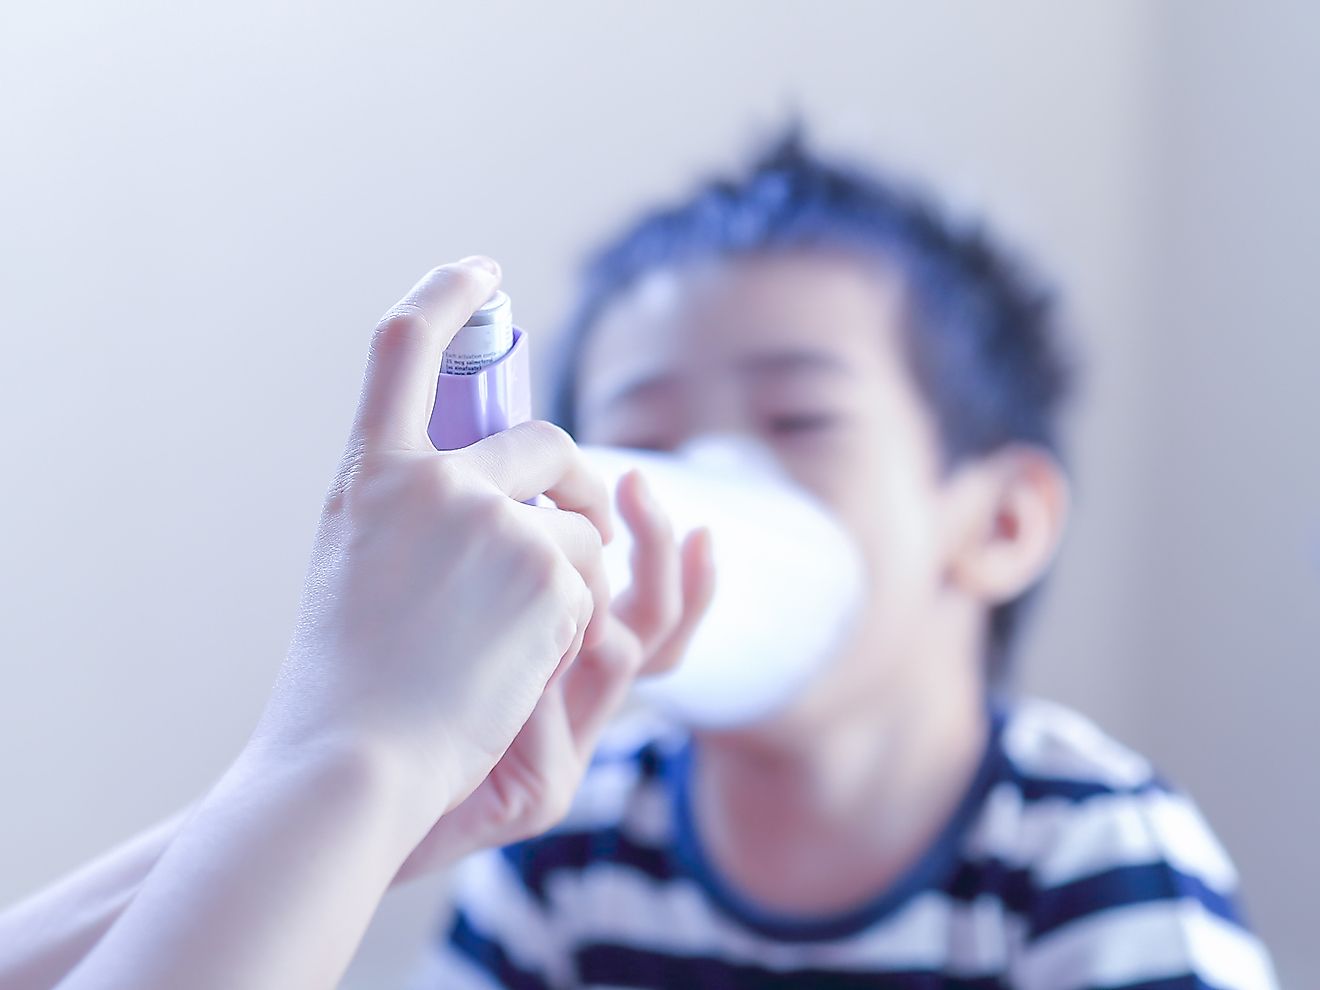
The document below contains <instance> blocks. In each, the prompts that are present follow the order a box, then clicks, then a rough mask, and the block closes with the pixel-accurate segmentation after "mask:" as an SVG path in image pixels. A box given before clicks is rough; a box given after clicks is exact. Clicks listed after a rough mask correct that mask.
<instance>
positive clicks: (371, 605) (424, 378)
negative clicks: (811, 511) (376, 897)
mask: <svg viewBox="0 0 1320 990" xmlns="http://www.w3.org/2000/svg"><path fill="white" fill-rule="evenodd" d="M498 280H499V279H498V268H497V267H496V266H495V265H494V262H491V261H490V260H489V259H484V258H475V259H466V260H465V261H464V262H460V263H457V264H453V265H446V266H443V267H440V268H437V269H435V270H433V271H432V272H430V273H429V274H428V275H427V276H426V277H425V278H423V279H422V280H421V281H420V282H419V283H418V284H417V285H416V286H415V287H414V288H413V290H412V291H411V292H410V293H409V294H408V296H407V297H405V298H404V299H403V300H402V301H401V302H400V303H398V304H397V305H396V306H395V307H393V308H392V309H391V310H390V311H389V312H388V313H387V314H386V316H385V317H384V318H383V319H382V320H381V322H380V323H379V325H378V326H377V327H376V330H375V333H374V335H373V339H372V342H371V349H370V356H369V360H368V366H367V372H366V376H365V379H364V382H363V387H362V395H361V399H360V402H359V406H358V410H357V416H356V419H355V422H354V425H353V429H352V433H351V435H350V438H349V442H348V445H347V448H346V450H345V452H344V456H343V460H342V462H341V464H340V467H339V471H338V473H337V476H336V478H335V480H334V482H333V484H332V485H331V488H330V491H329V494H328V496H327V498H326V502H325V506H324V509H323V511H322V514H321V519H320V524H319V527H318V530H317V536H316V543H315V547H314V549H313V552H312V558H311V563H310V566H309V569H308V573H307V579H306V586H305V591H304V594H303V599H302V605H301V609H300V617H299V620H298V624H297V628H296V631H295V634H294V636H293V641H292V644H291V646H290V649H289V652H288V656H287V658H286V660H285V662H284V664H283V667H282V669H281V671H280V675H279V678H278V680H277V683H276V687H275V691H274V694H273V696H272V699H271V702H270V704H269V705H268V707H267V710H266V712H265V714H264V716H263V719H262V723H261V726H260V727H259V729H258V732H257V736H256V741H257V742H258V743H259V744H265V745H271V744H273V745H276V746H283V745H295V746H298V747H306V746H307V745H309V744H312V745H316V744H322V743H324V744H329V745H332V746H336V747H345V746H346V747H347V748H349V749H358V748H365V749H370V750H372V751H373V752H385V753H387V754H389V756H390V758H391V759H397V760H399V761H401V762H402V763H403V764H405V765H406V766H407V767H408V772H410V773H413V774H414V775H415V779H416V781H417V786H416V787H415V788H414V789H413V790H414V796H413V798H412V801H413V802H414V805H415V806H414V807H412V808H410V809H407V810H408V812H409V814H410V815H411V816H412V817H410V818H409V821H412V822H413V823H414V826H415V827H416V828H417V829H418V831H417V832H416V833H415V838H420V837H421V836H422V835H424V834H425V831H426V829H428V828H429V827H430V826H431V825H433V824H434V822H435V820H436V819H438V818H439V817H440V816H441V815H442V814H444V812H445V811H447V810H448V809H449V808H450V807H452V806H453V805H454V804H457V803H458V802H459V801H461V800H462V799H463V798H464V797H466V796H467V795H468V794H469V793H470V792H471V791H472V790H473V789H474V788H475V787H476V786H477V785H478V783H480V782H481V780H482V779H483V778H484V777H485V776H486V775H487V773H489V772H490V770H491V768H492V767H493V766H494V765H495V763H496V761H497V760H499V758H500V757H501V755H503V753H504V752H505V750H506V749H507V748H508V746H509V744H510V743H511V742H512V740H513V738H514V736H515V735H516V734H517V733H518V731H519V730H520V729H521V728H522V726H523V725H524V723H525V722H526V721H527V719H528V717H529V716H530V715H531V713H532V710H533V708H534V707H535V706H536V704H537V701H538V699H539V698H540V697H541V694H542V692H543V690H544V689H545V686H546V684H547V682H548V681H549V680H550V678H551V676H552V674H554V672H555V671H556V669H557V668H558V667H559V666H560V665H561V664H563V663H566V662H569V661H571V660H572V659H573V657H574V656H575V655H576V654H577V652H578V650H579V649H580V647H581V645H582V643H583V642H584V639H587V641H589V642H593V643H594V642H595V641H596V640H597V639H603V637H604V630H603V629H602V628H600V624H599V623H593V622H592V621H591V620H592V616H593V614H600V615H607V614H608V601H609V599H608V591H607V588H606V584H605V579H604V574H603V570H602V565H601V559H600V550H601V542H602V534H604V535H605V538H608V536H609V533H610V519H609V505H608V491H607V490H606V487H605V485H604V484H603V483H602V482H601V481H600V480H599V479H597V478H596V477H595V476H594V475H592V474H591V473H590V472H589V471H588V469H587V468H586V466H585V462H584V460H583V459H582V457H581V455H580V453H579V451H578V450H577V448H576V446H575V445H574V444H573V442H572V441H571V440H570V439H569V438H568V436H567V434H565V433H564V432H563V431H562V430H560V429H559V428H558V427H555V426H552V425H550V424H548V423H543V422H534V423H526V424H523V425H521V426H518V427H515V428H513V429H511V430H507V431H505V432H504V433H501V434H497V435H495V436H492V437H489V438H487V439H485V440H482V441H480V442H479V443H476V444H474V445H472V446H470V447H467V448H464V449H462V450H458V451H448V452H443V453H442V452H437V451H436V450H435V449H434V447H433V446H432V445H431V443H430V441H429V440H428V439H427V436H426V425H427V423H428V421H429V419H430V413H431V408H432V404H433V402H434V398H435V383H436V376H437V374H438V370H439V367H440V358H441V354H442V352H443V350H444V348H445V345H446V344H447V343H448V342H449V340H450V339H452V337H453V335H454V334H455V333H456V332H457V330H458V329H459V327H461V326H462V325H463V323H464V322H465V320H466V319H467V317H468V316H469V315H471V313H472V312H473V310H475V309H476V308H477V307H478V306H479V305H480V304H481V303H482V302H484V301H485V300H486V299H487V298H489V296H490V294H491V293H492V292H493V291H494V290H495V287H496V285H497V284H498ZM542 492H544V493H547V494H548V495H549V496H550V497H551V498H552V499H553V500H554V502H555V506H556V507H549V506H530V505H525V504H523V503H522V501H521V500H525V499H529V498H531V497H532V496H534V495H537V494H540V493H542Z"/></svg>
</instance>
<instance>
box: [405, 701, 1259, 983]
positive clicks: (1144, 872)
mask: <svg viewBox="0 0 1320 990" xmlns="http://www.w3.org/2000/svg"><path fill="white" fill-rule="evenodd" d="M690 752H691V750H690V745H689V742H688V740H687V738H686V737H685V736H684V735H683V734H681V733H678V732H671V733H662V734H660V735H655V736H648V737H647V738H645V739H644V740H643V741H640V742H637V743H635V744H630V745H625V746H621V747H615V748H614V749H612V750H610V751H607V752H604V753H603V754H602V756H601V757H599V758H598V759H597V761H596V765H595V766H594V767H593V769H592V771H591V772H590V773H589V774H588V776H587V779H586V781H585V782H584V784H583V787H582V790H581V792H580V794H579V795H578V799H577V801H576V802H575V804H574V807H573V810H572V811H571V812H570V814H569V817H568V818H567V819H566V820H565V822H564V823H563V824H562V825H561V826H559V827H558V828H557V829H555V830H554V831H553V832H550V833H548V834H547V835H545V836H542V837H540V838H537V839H533V840H530V841H528V842H523V843H519V844H518V845H515V846H511V847H509V848H507V849H503V850H499V851H494V852H490V853H485V854H481V855H478V856H475V857H472V858H471V859H469V860H468V861H467V862H466V863H465V864H464V865H463V867H462V868H461V870H460V875H459V878H458V881H457V887H456V911H455V912H454V914H453V917H452V921H451V922H448V923H447V924H446V927H445V930H444V933H443V935H442V937H441V938H440V939H439V940H438V942H437V945H436V946H435V949H434V952H433V953H432V955H431V957H430V958H429V959H428V960H427V961H426V965H425V967H424V968H423V970H422V972H420V973H419V974H418V981H417V983H416V986H417V987H418V988H419V990H423V988H425V990H430V988H436V990H439V988H446V990H449V988H472V990H490V988H492V987H510V988H516V990H545V988H549V987H613V988H618V987H675V988H684V990H686V988H704V987H719V988H733V990H742V988H751V987H757V988H761V987H770V988H779V987H814V988H821V990H834V988H839V990H843V988H862V987H903V988H927V987H930V988H933V987H968V988H987V990H988V988H997V987H1014V988H1021V990H1073V988H1108V990H1116V988H1136V987H1142V988H1159V990H1269V988H1273V987H1275V986H1276V982H1275V978H1274V975H1273V972H1272V969H1271V966H1270V962H1269V959H1268V956H1267V954H1266V952H1265V950H1264V948H1263V946H1262V945H1261V943H1260V942H1259V941H1258V940H1257V939H1256V938H1255V937H1254V936H1253V935H1252V934H1251V933H1250V932H1249V931H1248V930H1247V928H1246V927H1245V925H1244V924H1243V921H1242V918H1241V915H1240V914H1239V911H1238V908H1237V906H1236V904H1235V892H1236V887H1237V876H1236V874H1235V871H1234V869H1233V866H1232V864H1231V863H1230V861H1229V859H1228V857H1227V855H1226V854H1225V852H1224V850H1223V849H1222V847H1221V846H1220V845H1219V843H1218V842H1217V841H1216V839H1215V838H1214V836H1213V835H1212V834H1211V832H1210V830H1209V828H1208V827H1207V825H1206V823H1205V821H1204V820H1203V819H1202V818H1201V816H1200V814H1199V813H1198V812H1197V810H1196V808H1195V807H1194V805H1193V804H1192V803H1191V802H1190V801H1189V800H1188V799H1187V798H1186V797H1183V796H1181V795H1180V794H1178V793H1177V792H1175V791H1173V790H1171V789H1170V788H1169V787H1168V786H1166V785H1165V784H1164V783H1162V782H1161V781H1160V780H1159V779H1158V778H1157V777H1156V776H1155V774H1154V773H1153V771H1152V769H1151V767H1150V765H1149V763H1147V761H1146V760H1144V759H1143V758H1142V757H1140V756H1138V755H1137V754H1135V753H1133V752H1131V751H1130V750H1128V749H1125V748H1124V747H1122V746H1120V745H1119V744H1117V743H1115V742H1114V741H1112V740H1111V739H1109V738H1108V737H1107V736H1105V735H1104V734H1103V733H1102V732H1100V730H1098V729H1097V728H1096V727H1095V726H1094V725H1093V724H1091V723H1090V722H1088V721H1087V720H1086V719H1084V718H1082V717H1081V716H1079V715H1077V714H1075V713H1073V712H1071V711H1069V710H1067V709H1065V708H1062V707H1060V706H1058V705H1054V704H1049V703H1046V702H1041V701H1024V702H1019V703H1017V704H1016V705H1014V706H1013V707H1012V708H1011V709H1008V710H1007V712H1005V713H1001V714H999V715H997V716H996V717H995V719H994V727H993V731H992V734H991V739H990V744H989V746H988V747H987V751H986V754H985V756H984V758H983V760H982V764H981V766H980V768H979V770H978V772H977V775H976V779H975V781H974V782H973V784H972V786H971V787H970V788H969V790H968V792H967V794H966V795H965V797H964V798H963V800H962V803H961V805H960V807H959V809H958V811H957V812H956V813H955V815H954V816H953V818H952V820H951V821H950V822H949V824H948V826H947V827H946V828H945V830H944V832H943V834H942V835H941V836H940V837H939V839H938V840H937V841H936V842H935V843H934V844H933V845H932V847H931V848H930V849H929V850H928V851H927V853H926V854H925V855H924V856H923V858H922V859H921V860H920V861H919V862H918V863H916V864H915V865H914V866H913V867H912V868H911V869H910V870H909V871H908V872H907V873H906V874H905V875H904V877H902V878H901V879H900V880H899V881H897V882H896V883H895V884H894V885H893V886H892V887H891V888H890V889H889V890H887V891H886V892H884V893H883V894H882V895H881V896H879V897H878V898H877V899H876V900H875V901H874V902H873V903H871V904H869V905H867V906H866V907H864V908H862V909H860V910H856V911H851V912H849V913H847V914H846V915H842V916H838V917H834V918H830V919H824V920H811V921H795V920H789V919H785V918H782V917H778V916H774V915H770V914H767V913H766V912H764V911H762V910H759V909H758V908H757V907H756V906H755V905H753V904H749V903H747V902H746V901H745V900H743V899H742V898H740V897H739V896H738V895H737V894H736V893H735V892H733V891H731V890H730V889H729V888H728V887H727V886H726V885H725V884H724V883H723V882H722V881H721V880H720V878H719V877H718V876H717V875H716V874H715V873H714V872H713V871H712V869H711V867H710V865H709V864H708V862H707V859H706V857H705V855H704V853H703V851H702V849H701V846H700V843H699V842H698V839H697V836H696V834H695V832H694V829H693V825H692V817H691V815H690V813H689V808H688V805H687V786H686V785H687V767H688V762H689V759H690Z"/></svg>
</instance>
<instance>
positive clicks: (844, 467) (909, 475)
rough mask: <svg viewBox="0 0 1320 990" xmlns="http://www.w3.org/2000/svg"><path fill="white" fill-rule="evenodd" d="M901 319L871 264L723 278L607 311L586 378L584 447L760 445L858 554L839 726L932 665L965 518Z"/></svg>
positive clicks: (896, 288) (824, 701)
mask: <svg viewBox="0 0 1320 990" xmlns="http://www.w3.org/2000/svg"><path fill="white" fill-rule="evenodd" d="M902 319H903V294H902V290H901V286H900V285H899V284H898V282H897V281H896V280H895V279H894V278H893V277H892V276H891V275H888V274H886V272H885V270H884V269H883V268H881V266H880V265H879V264H878V263H876V262H874V261H871V262H866V261H863V260H862V259H860V258H854V257H852V256H850V255H846V254H841V253H825V252H801V253H792V254H789V253H783V254H776V255H762V256H755V257H747V258H741V259H731V260H723V261H719V262H712V263H708V264H705V265H702V266H699V267H696V266H694V267H690V268H683V269H681V270H666V271H660V272H657V273H654V274H652V275H651V276H649V277H647V278H646V279H645V280H644V281H643V282H642V283H640V284H639V285H638V286H637V287H636V288H635V289H633V290H631V291H630V292H629V293H627V294H626V295H625V296H623V297H621V298H620V299H619V300H618V301H616V302H615V303H614V304H612V305H611V306H610V307H609V308H608V309H607V310H606V311H605V313H604V314H603V315H602V317H601V320H600V323H599V325H598V326H596V327H595V328H594V330H593V333H592V335H591V337H590V339H589V341H588V343H587V346H586V349H585V352H584V354H583V355H582V364H581V366H580V375H579V383H580V384H579V388H578V393H577V420H578V424H579V429H578V434H579V439H581V440H582V442H584V443H589V444H590V443H596V444H611V445H619V446H628V447H644V448H652V449H658V450H669V449H672V448H674V447H676V446H678V445H680V444H682V443H684V442H685V441H688V440H690V439H692V438H695V437H697V436H700V435H703V434H712V433H715V434H728V433H734V434H742V435H748V436H751V437H754V438H756V439H759V440H761V441H763V442H764V443H766V444H767V445H768V446H769V447H770V448H771V449H772V450H773V451H774V452H775V453H776V455H777V457H778V459H779V460H780V461H781V463H782V464H783V465H784V467H785V468H786V469H787V470H788V471H789V472H790V473H791V474H792V475H793V476H794V477H795V478H796V479H797V481H798V482H799V483H801V484H802V485H804V486H805V487H806V488H808V489H809V490H811V491H812V492H814V493H815V494H816V495H817V496H818V497H819V498H821V499H822V500H824V501H825V502H826V503H827V504H828V505H829V506H831V507H832V509H833V510H834V512H835V514H836V515H837V516H838V518H839V519H840V520H841V521H842V523H843V524H844V525H845V526H846V527H847V528H848V529H849V530H850V531H851V533H852V534H853V535H854V537H855V538H856V539H857V541H858V542H859V544H860V546H861V550H862V553H863V556H864V558H865V561H866V564H867V566H868V568H869V571H870V575H871V578H872V582H871V592H870V600H869V602H868V606H869V607H868V608H867V609H866V612H865V618H864V620H863V622H862V627H861V628H859V629H858V630H857V634H856V636H855V638H854V641H853V643H852V645H851V646H850V648H849V649H848V650H847V654H848V655H847V656H845V657H842V658H841V659H840V662H839V664H838V665H836V667H835V668H834V674H833V676H831V677H829V678H826V681H827V682H828V683H823V684H822V685H821V688H820V690H818V691H817V692H816V694H815V696H813V699H810V701H811V707H812V709H813V710H815V711H816V712H817V713H818V714H822V715H824V714H828V715H829V716H830V717H836V716H837V715H838V714H840V706H841V705H842V706H848V705H849V704H850V703H851V704H860V705H865V704H866V702H867V700H868V699H867V695H868V694H870V692H868V691H867V690H866V687H867V686H868V685H870V686H874V687H879V686H880V685H882V684H884V683H886V682H887V681H889V680H890V679H891V678H892V677H894V676H896V675H897V676H902V674H901V667H902V664H903V660H904V658H908V657H910V658H913V659H914V660H915V658H916V657H917V656H919V655H921V654H922V653H923V652H925V651H924V650H923V649H922V637H923V636H924V635H925V630H926V629H927V628H928V627H929V625H930V623H931V622H932V621H934V620H935V619H936V618H937V617H938V615H939V614H940V613H939V609H940V607H941V600H942V598H943V597H944V596H946V595H947V593H948V581H947V574H946V571H947V566H948V560H949V549H950V544H951V540H952V538H953V535H954V533H953V531H954V530H956V529H957V525H956V521H955V519H954V515H955V510H954V509H953V507H952V504H951V503H952V502H954V501H956V500H954V499H951V498H950V497H949V491H948V489H949V486H948V485H947V484H946V483H945V480H944V475H943V473H942V471H941V456H940V446H939V439H938V434H937V431H936V426H935V422H934V420H933V418H932V415H931V413H930V411H929V409H928V407H927V405H926V403H925V402H924V400H923V399H922V397H921V395H920V393H919V391H918V387H917V384H916V382H915V381H914V380H913V377H912V374H911V372H910V370H909V368H908V363H907V360H906V357H905V354H904V348H903V342H902V341H903V328H902ZM870 697H871V699H873V698H874V694H870Z"/></svg>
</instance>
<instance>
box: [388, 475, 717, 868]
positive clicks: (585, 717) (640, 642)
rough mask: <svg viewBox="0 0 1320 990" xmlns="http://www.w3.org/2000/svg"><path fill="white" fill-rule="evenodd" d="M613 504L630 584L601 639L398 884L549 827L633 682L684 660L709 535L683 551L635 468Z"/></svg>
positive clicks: (706, 590) (708, 565) (701, 602)
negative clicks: (624, 534)
mask: <svg viewBox="0 0 1320 990" xmlns="http://www.w3.org/2000/svg"><path fill="white" fill-rule="evenodd" d="M617 500H618V506H619V513H620V515H622V516H623V518H624V521H625V522H626V523H627V524H628V528H629V530H630V531H631V532H632V535H633V552H632V561H631V563H632V573H633V579H632V584H631V585H630V587H629V588H628V590H627V591H626V592H625V593H624V594H623V595H622V596H620V597H619V598H618V599H617V600H616V601H615V603H614V605H613V607H612V609H611V610H610V611H609V612H607V613H605V621H604V623H603V630H602V633H601V635H600V638H599V639H598V640H595V641H594V642H593V643H592V644H590V645H588V646H586V647H585V648H584V649H583V650H582V651H581V653H580V654H579V656H578V658H577V660H576V661H575V662H574V663H573V665H572V666H571V667H568V668H567V669H566V670H565V671H564V673H563V675H562V676H561V677H556V678H555V679H554V681H553V683H551V684H550V686H549V687H548V688H547V689H546V692H545V694H543V695H542V696H541V700H540V702H539V703H538V704H537V706H536V710H535V711H534V712H533V713H532V717H531V718H530V719H529V720H528V722H527V724H526V725H525V726H524V727H523V729H522V731H521V732H520V733H519V734H518V737H517V738H516V739H515V740H514V742H513V745H512V746H511V747H510V748H509V751H508V752H507V753H505V754H504V756H503V758H502V759H501V760H500V761H499V763H498V764H496V766H495V768H494V769H493V770H492V771H491V773H490V776H488V777H487V778H486V779H485V780H484V781H482V783H481V785H480V786H479V787H478V788H477V789H476V791H475V792H473V794H472V795H471V796H470V797H469V798H468V799H467V800H466V801H464V802H463V803H462V804H460V805H459V806H458V807H456V808H454V809H453V810H452V811H450V812H449V813H448V814H446V815H445V816H444V817H443V818H441V819H440V821H439V822H437V823H436V825H435V827H434V828H433V829H432V830H431V833H430V834H429V835H428V836H427V837H426V839H425V840H424V841H423V842H422V843H421V844H420V845H419V846H418V847H417V848H416V849H415V850H414V851H413V854H412V855H411V856H410V857H409V858H408V860H407V862H406V863H404V865H403V868H402V869H401V870H400V871H399V874H398V876H397V877H396V881H400V880H405V879H408V878H410V877H413V876H416V875H417V874H420V873H423V872H426V871H428V870H433V869H437V868H440V867H443V866H446V865H449V864H451V863H453V862H455V861H456V860H458V859H459V858H461V857H462V856H464V855H466V854H467V853H469V852H473V851H475V850H477V849H481V848H488V847H492V846H499V845H506V844H508V843H510V842H517V841H519V840H521V839H525V838H528V837H529V836H532V835H536V834H539V833H540V832H543V831H545V830H546V829H548V828H550V827H551V826H553V825H555V824H556V823H557V822H558V821H559V820H560V819H561V818H562V817H563V816H564V814H565V813H566V812H567V811H568V808H569V803H570V802H571V800H572V798H573V795H574V793H575V792H576V791H577V787H578V784H579V783H580V782H581V780H582V776H583V774H584V773H585V772H586V769H587V766H588V764H589V763H590V760H591V755H592V752H593V750H594V748H595V745H596V742H597V740H598V739H599V737H600V734H601V732H602V730H603V729H604V728H605V725H606V724H607V723H608V721H609V719H610V717H611V716H612V715H613V714H614V713H615V712H616V711H617V710H618V708H619V706H620V705H621V704H622V703H623V700H624V698H625V697H626V696H627V694H628V690H629V688H630V687H631V686H632V682H633V680H634V679H635V678H636V677H637V676H638V675H639V674H658V673H662V672H664V671H665V670H668V669H669V668H671V667H672V666H674V664H676V663H677V662H678V661H679V659H680V658H681V657H682V655H683V651H684V650H685V649H686V648H687V644H688V641H689V640H690V639H691V637H692V633H693V631H694V630H695V629H696V626H697V623H698V622H699V621H700V619H701V617H702V615H703V614H704V613H705V611H706V607H707V606H708V605H709V603H710V599H711V595H712V593H713V591H714V568H713V565H712V561H711V547H710V534H709V532H708V531H707V530H704V529H702V530H697V531H696V532H694V533H691V534H690V535H689V536H688V537H687V539H686V540H685V541H684V543H683V546H682V549H681V551H680V550H679V549H678V547H677V546H676V545H675V541H674V534H673V529H672V527H671V525H670V523H669V521H668V519H667V518H666V517H665V515H664V514H663V512H662V511H661V510H660V508H659V507H658V506H657V505H656V504H655V502H654V500H653V499H652V498H651V496H650V493H649V490H648V489H647V488H646V486H645V483H644V482H643V480H642V477H641V476H640V475H639V474H638V473H637V472H635V471H634V472H630V473H629V474H627V475H625V476H624V477H623V479H622V480H621V481H620V482H619V487H618V493H617ZM600 619H601V616H600V615H599V614H598V615H597V617H596V620H595V622H596V623H600Z"/></svg>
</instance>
